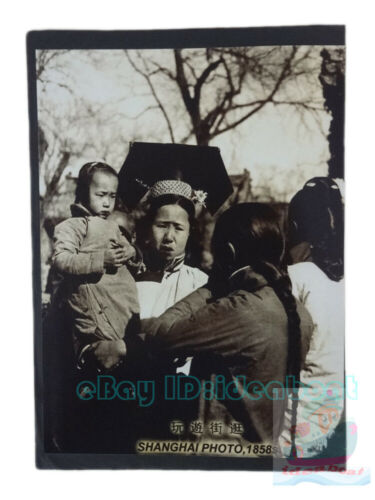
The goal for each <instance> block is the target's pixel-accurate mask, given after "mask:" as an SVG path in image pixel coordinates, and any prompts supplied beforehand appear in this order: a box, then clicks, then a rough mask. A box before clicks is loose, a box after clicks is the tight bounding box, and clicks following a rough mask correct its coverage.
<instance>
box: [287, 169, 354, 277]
mask: <svg viewBox="0 0 375 500" xmlns="http://www.w3.org/2000/svg"><path fill="white" fill-rule="evenodd" d="M288 226H289V229H288V247H289V248H290V249H293V247H295V246H296V245H298V244H300V243H302V242H307V243H309V244H310V247H311V257H312V260H313V262H314V263H315V264H316V265H317V266H318V267H319V268H320V269H321V270H322V271H323V272H324V273H325V274H326V275H327V276H328V277H329V278H330V279H332V280H334V281H339V280H340V279H341V278H342V276H343V274H344V207H343V202H342V198H341V193H340V190H339V188H338V186H337V184H336V183H335V182H334V181H333V180H332V179H330V178H328V177H314V178H313V179H310V180H309V181H308V182H306V184H305V185H304V187H303V189H301V191H298V193H297V194H296V195H295V196H294V197H293V198H292V200H291V202H290V204H289V210H288Z"/></svg>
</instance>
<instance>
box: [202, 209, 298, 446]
mask: <svg viewBox="0 0 375 500" xmlns="http://www.w3.org/2000/svg"><path fill="white" fill-rule="evenodd" d="M284 249H285V239H284V235H283V232H282V229H281V226H280V224H279V215H278V214H277V212H276V211H275V210H273V209H272V208H271V207H270V206H269V205H266V204H263V203H241V204H238V205H234V206H232V207H231V208H229V209H228V210H226V211H225V212H224V213H223V214H222V215H221V216H220V217H219V219H218V221H217V223H216V226H215V230H214V234H213V237H212V250H213V254H214V267H215V270H216V273H217V275H216V276H215V275H214V276H213V284H214V286H215V285H216V286H218V289H219V293H220V288H221V287H222V285H223V283H224V284H225V281H228V277H229V275H230V274H231V273H233V272H234V271H236V270H238V269H241V268H242V267H245V266H250V267H251V268H252V270H253V271H255V272H256V273H258V274H260V275H262V276H263V277H264V278H265V279H266V281H267V283H268V284H269V286H271V287H272V288H273V290H274V292H275V294H276V296H277V297H278V299H279V300H280V302H281V304H282V305H283V307H284V310H285V313H286V315H287V318H288V352H287V359H286V360H285V361H286V363H285V365H286V374H287V375H292V376H293V377H294V380H296V382H297V383H298V381H299V377H300V369H301V328H300V317H299V314H298V312H297V304H296V300H295V298H294V296H293V294H292V285H291V282H290V278H289V276H288V273H287V270H286V267H285V264H284V253H285V250H284ZM220 275H221V276H220ZM223 278H224V280H223ZM222 288H223V289H225V286H224V287H222ZM214 292H215V290H214ZM254 314H255V312H254ZM292 410H293V411H292V425H294V428H295V425H296V418H297V417H296V415H297V400H296V399H295V400H294V401H293V408H292ZM292 439H293V441H292V450H293V453H295V434H293V436H292Z"/></svg>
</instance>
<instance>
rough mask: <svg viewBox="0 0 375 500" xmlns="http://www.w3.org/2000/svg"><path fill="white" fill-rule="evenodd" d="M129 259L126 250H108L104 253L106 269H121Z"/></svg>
mask: <svg viewBox="0 0 375 500" xmlns="http://www.w3.org/2000/svg"><path fill="white" fill-rule="evenodd" d="M127 258H128V257H127V253H126V251H125V250H124V248H122V247H120V248H107V249H106V250H105V252H104V267H112V268H113V267H121V266H123V265H124V264H125V262H126V260H127Z"/></svg>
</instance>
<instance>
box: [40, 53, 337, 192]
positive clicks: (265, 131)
mask: <svg viewBox="0 0 375 500" xmlns="http://www.w3.org/2000/svg"><path fill="white" fill-rule="evenodd" d="M144 53H145V55H147V56H148V57H151V58H154V59H155V60H157V61H160V62H162V63H163V64H165V65H166V66H167V67H171V68H173V60H172V52H171V51H170V50H157V51H156V50H155V51H150V50H148V51H144ZM130 55H131V57H132V59H133V60H137V59H136V53H135V52H134V51H130ZM316 55H317V57H318V55H319V48H318V47H317V48H316ZM317 77H318V75H316V78H315V80H314V85H316V89H315V92H316V95H317V96H318V97H317V98H318V100H319V99H320V100H321V103H322V102H323V101H322V95H321V88H320V84H319V81H318V78H317ZM42 79H43V81H42V82H40V83H39V84H38V108H39V109H38V112H39V120H40V123H41V124H43V125H44V128H45V129H46V131H47V139H48V140H49V142H50V143H51V146H50V147H49V154H51V153H52V143H53V142H55V143H59V144H60V143H64V147H67V148H68V149H69V147H70V148H71V149H72V151H74V154H73V155H72V157H71V160H70V162H69V165H68V167H67V170H66V173H71V174H73V175H76V174H77V172H78V170H79V168H80V167H81V166H82V165H83V164H84V163H85V162H86V161H94V160H100V159H102V160H105V161H107V162H108V163H110V164H111V165H112V166H113V167H114V168H116V169H117V170H119V169H120V167H121V165H122V163H123V161H124V159H125V156H126V153H127V150H128V146H129V142H130V141H133V140H140V141H146V142H147V141H150V142H170V138H169V135H168V131H167V128H166V124H165V121H164V119H163V117H162V115H161V112H160V110H159V109H155V101H154V99H153V97H152V96H151V95H150V90H149V88H148V86H147V84H146V82H145V80H144V79H143V77H141V76H140V75H139V74H137V73H136V72H135V71H134V69H133V68H132V66H131V65H130V64H129V62H128V60H127V57H126V55H125V53H124V51H120V50H95V51H77V50H74V51H68V52H65V53H60V54H59V55H58V56H57V57H55V58H54V59H53V62H52V63H51V65H50V67H48V68H47V70H46V71H45V72H44V74H43V75H42ZM155 88H156V91H157V93H158V96H159V98H160V99H161V100H162V102H163V104H164V105H165V106H166V108H167V109H168V113H169V114H170V116H171V118H172V121H173V123H174V131H175V135H176V137H177V142H178V138H179V137H183V135H184V132H186V124H187V123H189V118H188V115H187V113H186V111H185V110H184V108H183V105H182V101H181V99H180V97H179V95H178V94H177V93H176V89H175V87H174V85H173V83H172V82H168V81H166V80H165V79H163V80H161V79H158V78H156V79H155ZM293 92H296V94H298V93H299V92H302V94H303V89H302V90H299V89H298V88H296V89H293ZM302 94H301V95H302ZM245 97H246V96H245ZM297 97H298V95H297ZM84 106H85V107H84ZM149 107H151V109H149V110H147V109H148V108H149ZM87 108H89V111H87ZM329 123H330V116H329V115H328V113H325V112H323V113H321V114H320V122H319V125H318V124H317V122H316V120H314V119H313V118H312V117H308V116H306V117H305V120H304V122H303V121H301V118H300V115H299V114H298V113H296V111H295V110H293V109H292V108H291V107H288V106H277V107H275V106H272V105H267V106H265V107H264V108H263V109H262V110H261V111H260V112H258V113H256V114H255V115H254V116H253V117H251V118H250V119H248V120H247V121H245V122H244V123H243V124H241V125H240V126H238V127H237V128H236V129H234V130H232V131H229V132H227V133H225V134H222V135H220V136H218V137H217V138H215V139H214V140H212V141H211V143H210V145H212V146H218V147H219V148H220V151H221V154H222V157H223V160H224V163H225V165H226V168H227V170H228V173H230V174H239V173H241V172H242V171H243V170H244V169H245V168H246V169H248V170H249V171H250V175H251V179H252V183H253V188H254V190H255V192H262V191H264V190H265V189H266V190H270V191H271V192H272V193H274V194H275V196H277V197H278V198H280V201H289V199H290V198H291V196H293V194H294V193H295V192H296V191H297V190H298V189H299V188H301V187H302V186H303V184H304V182H305V181H306V180H308V179H309V178H311V177H313V176H316V175H326V174H327V171H328V168H327V160H328V159H329V151H328V143H327V139H326V135H327V131H328V127H329ZM189 142H190V143H192V144H194V140H193V139H192V140H190V141H189ZM57 152H58V148H56V151H55V153H54V154H51V157H50V158H49V159H48V160H47V159H45V162H44V163H45V165H43V164H42V165H41V193H43V191H44V186H45V184H44V180H43V172H44V170H45V169H46V168H47V166H49V168H50V169H53V165H56V162H57V161H58V156H57ZM47 163H48V165H47Z"/></svg>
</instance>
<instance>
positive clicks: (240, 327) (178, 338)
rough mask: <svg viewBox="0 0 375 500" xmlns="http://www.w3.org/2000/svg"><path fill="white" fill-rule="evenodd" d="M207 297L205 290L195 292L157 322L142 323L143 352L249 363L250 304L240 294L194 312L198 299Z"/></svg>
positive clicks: (203, 306) (252, 316) (156, 319)
mask: <svg viewBox="0 0 375 500" xmlns="http://www.w3.org/2000/svg"><path fill="white" fill-rule="evenodd" d="M207 293H209V292H208V290H207V291H206V289H200V290H197V291H196V292H194V293H193V294H191V295H190V296H189V297H187V299H188V300H186V299H184V300H183V301H181V302H179V303H178V304H176V305H175V306H173V307H171V308H170V309H168V311H166V312H165V313H164V314H162V315H161V316H160V317H159V318H153V319H150V320H143V321H142V322H141V330H142V332H143V333H144V334H145V335H144V342H145V348H146V349H147V350H151V351H157V352H158V353H170V354H171V355H173V356H178V355H185V356H189V355H193V356H194V355H197V354H202V353H205V352H206V353H207V352H209V353H212V354H216V355H219V356H221V357H223V358H227V359H229V358H235V359H236V360H237V361H238V358H239V357H240V358H243V359H244V360H245V359H249V353H250V350H251V345H250V344H251V336H250V335H249V331H250V330H251V328H252V326H254V325H253V321H252V318H254V315H253V314H251V309H252V308H251V305H250V303H249V301H248V300H247V299H246V297H245V296H244V294H243V292H241V293H234V294H232V295H230V296H228V297H224V298H221V299H219V300H216V301H215V302H212V303H208V304H206V305H202V306H201V307H200V308H199V309H196V308H194V306H196V305H197V304H198V303H199V300H198V297H199V296H200V299H201V300H203V299H204V297H205V296H206V297H207ZM195 294H198V296H197V297H194V295H195ZM189 309H190V310H189Z"/></svg>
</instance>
